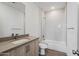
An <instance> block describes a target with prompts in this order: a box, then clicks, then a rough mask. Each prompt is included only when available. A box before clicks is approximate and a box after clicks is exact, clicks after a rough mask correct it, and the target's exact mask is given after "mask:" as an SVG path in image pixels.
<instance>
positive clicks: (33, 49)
mask: <svg viewBox="0 0 79 59" xmlns="http://www.w3.org/2000/svg"><path fill="white" fill-rule="evenodd" d="M38 44H39V43H38V40H35V41H33V42H31V43H30V55H31V56H38V54H39V45H38Z"/></svg>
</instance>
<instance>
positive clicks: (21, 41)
mask: <svg viewBox="0 0 79 59" xmlns="http://www.w3.org/2000/svg"><path fill="white" fill-rule="evenodd" d="M28 41H29V39H20V40H17V41H13V42H11V43H13V44H17V45H20V44H24V43H26V42H28Z"/></svg>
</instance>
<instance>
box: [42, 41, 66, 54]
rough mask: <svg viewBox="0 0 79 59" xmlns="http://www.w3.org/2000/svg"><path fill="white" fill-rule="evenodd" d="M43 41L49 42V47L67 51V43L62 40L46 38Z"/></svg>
mask: <svg viewBox="0 0 79 59" xmlns="http://www.w3.org/2000/svg"><path fill="white" fill-rule="evenodd" d="M42 43H45V44H47V48H48V49H51V50H56V51H61V52H65V53H66V52H67V48H66V43H65V42H60V41H52V40H44V41H42Z"/></svg>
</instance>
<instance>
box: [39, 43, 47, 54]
mask: <svg viewBox="0 0 79 59" xmlns="http://www.w3.org/2000/svg"><path fill="white" fill-rule="evenodd" d="M39 47H40V55H45V49H46V48H48V44H47V43H45V42H41V43H39Z"/></svg>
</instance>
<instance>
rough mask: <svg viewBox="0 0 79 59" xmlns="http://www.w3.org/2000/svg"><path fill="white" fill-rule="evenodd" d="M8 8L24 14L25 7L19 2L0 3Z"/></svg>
mask: <svg viewBox="0 0 79 59" xmlns="http://www.w3.org/2000/svg"><path fill="white" fill-rule="evenodd" d="M2 3H3V4H6V5H8V6H10V7H13V8H16V9H17V10H19V11H22V12H25V5H24V4H22V3H21V2H2Z"/></svg>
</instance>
